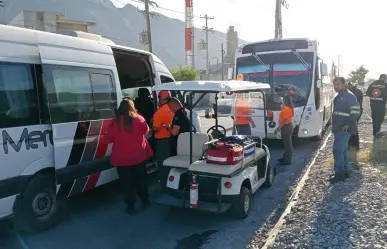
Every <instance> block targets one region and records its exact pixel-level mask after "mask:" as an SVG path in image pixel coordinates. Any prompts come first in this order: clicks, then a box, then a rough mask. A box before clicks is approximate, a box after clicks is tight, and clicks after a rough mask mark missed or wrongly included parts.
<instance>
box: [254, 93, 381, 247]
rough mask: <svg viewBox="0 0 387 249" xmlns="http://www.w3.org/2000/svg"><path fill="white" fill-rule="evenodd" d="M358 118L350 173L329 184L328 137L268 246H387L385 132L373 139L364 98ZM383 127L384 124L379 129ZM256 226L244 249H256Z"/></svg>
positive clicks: (262, 235)
mask: <svg viewBox="0 0 387 249" xmlns="http://www.w3.org/2000/svg"><path fill="white" fill-rule="evenodd" d="M364 109H365V110H364V114H363V116H362V119H361V120H360V123H359V130H360V136H361V150H360V151H359V152H358V153H356V152H351V158H352V165H353V169H352V172H351V177H350V178H349V179H347V180H346V181H344V182H340V183H336V184H334V185H332V184H330V183H329V178H330V177H331V176H332V173H333V158H332V142H333V139H332V138H333V137H332V136H331V137H330V138H329V140H328V144H327V146H326V148H325V149H324V150H323V151H321V152H320V155H319V156H318V158H317V160H316V163H315V165H314V166H313V167H312V168H311V171H310V174H309V177H308V179H307V180H306V183H305V186H304V188H303V189H302V190H301V192H300V193H299V196H298V200H297V203H296V204H295V206H294V207H293V209H292V211H291V213H290V214H289V215H288V216H286V217H285V223H284V224H283V226H282V227H280V230H279V233H278V235H277V238H276V240H275V243H274V244H273V245H271V246H269V247H268V248H316V249H317V248H329V249H331V248H332V249H333V248H343V249H344V248H387V215H386V213H387V195H386V193H387V167H386V164H387V146H386V143H387V136H386V137H382V138H379V139H378V140H373V139H372V123H371V120H370V118H369V116H370V110H369V102H368V99H367V100H365V103H364ZM382 129H383V130H384V131H386V130H387V124H386V123H385V124H384V126H383V128H382ZM267 235H268V234H267V231H261V232H260V233H259V234H257V236H256V237H255V238H254V239H253V240H252V242H251V243H250V245H249V246H248V247H249V248H261V247H262V246H263V245H264V243H265V239H266V238H267Z"/></svg>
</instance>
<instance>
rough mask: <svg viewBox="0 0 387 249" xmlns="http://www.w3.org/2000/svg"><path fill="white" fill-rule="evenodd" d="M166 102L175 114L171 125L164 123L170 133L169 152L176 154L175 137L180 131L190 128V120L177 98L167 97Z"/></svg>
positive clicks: (183, 131)
mask: <svg viewBox="0 0 387 249" xmlns="http://www.w3.org/2000/svg"><path fill="white" fill-rule="evenodd" d="M167 101H168V102H167V103H168V106H169V108H170V109H171V111H172V112H173V113H175V115H174V116H173V119H172V124H171V125H166V126H165V128H166V129H167V130H168V131H169V132H170V133H171V153H172V156H176V153H177V139H178V137H179V135H180V134H181V133H185V132H189V131H190V129H191V126H190V120H189V118H188V115H187V112H186V111H185V108H184V107H183V105H182V104H181V102H180V101H179V100H178V99H177V98H168V99H167Z"/></svg>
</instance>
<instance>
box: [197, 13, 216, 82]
mask: <svg viewBox="0 0 387 249" xmlns="http://www.w3.org/2000/svg"><path fill="white" fill-rule="evenodd" d="M200 18H203V19H205V20H206V26H204V27H203V30H204V32H206V42H205V44H206V46H205V48H206V74H207V75H208V74H209V71H210V67H209V55H208V54H209V53H208V49H209V47H208V32H211V33H214V29H213V28H208V20H213V19H215V18H214V17H208V15H207V14H205V15H204V16H201V17H200Z"/></svg>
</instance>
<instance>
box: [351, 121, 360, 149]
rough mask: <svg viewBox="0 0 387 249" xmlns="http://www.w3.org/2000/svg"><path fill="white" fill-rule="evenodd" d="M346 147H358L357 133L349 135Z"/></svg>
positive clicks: (358, 138)
mask: <svg viewBox="0 0 387 249" xmlns="http://www.w3.org/2000/svg"><path fill="white" fill-rule="evenodd" d="M359 120H360V117H359V118H358V119H357V122H358V123H359ZM348 147H349V148H350V147H352V148H355V149H356V150H359V149H360V137H359V133H358V134H356V135H351V137H350V138H349V141H348Z"/></svg>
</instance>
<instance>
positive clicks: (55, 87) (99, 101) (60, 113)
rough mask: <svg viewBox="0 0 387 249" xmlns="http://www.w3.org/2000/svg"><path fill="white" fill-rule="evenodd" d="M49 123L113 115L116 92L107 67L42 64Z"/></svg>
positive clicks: (103, 117)
mask: <svg viewBox="0 0 387 249" xmlns="http://www.w3.org/2000/svg"><path fill="white" fill-rule="evenodd" d="M44 73H45V82H46V91H47V95H48V101H49V106H50V114H51V122H52V123H67V122H78V121H87V120H98V119H109V118H112V117H113V113H114V108H115V103H116V102H115V94H114V91H113V81H112V76H111V72H110V71H109V70H99V69H88V68H78V67H67V66H44Z"/></svg>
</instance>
